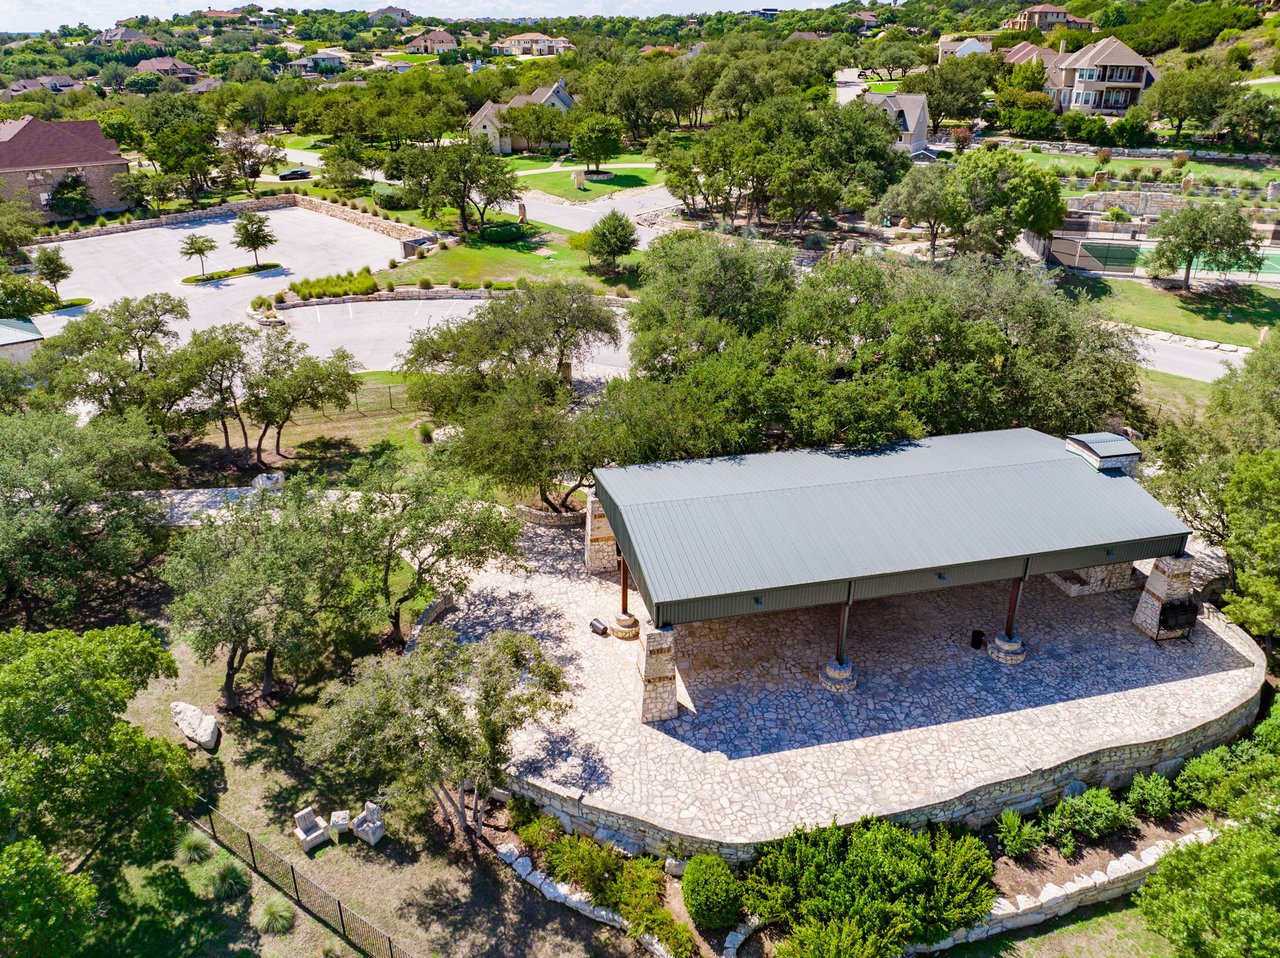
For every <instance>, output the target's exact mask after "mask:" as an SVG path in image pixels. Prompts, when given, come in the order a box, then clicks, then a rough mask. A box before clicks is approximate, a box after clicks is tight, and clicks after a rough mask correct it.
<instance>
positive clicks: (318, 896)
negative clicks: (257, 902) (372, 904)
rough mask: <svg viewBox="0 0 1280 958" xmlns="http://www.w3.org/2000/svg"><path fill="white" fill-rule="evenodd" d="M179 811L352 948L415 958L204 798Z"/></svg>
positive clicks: (377, 956) (376, 955)
mask: <svg viewBox="0 0 1280 958" xmlns="http://www.w3.org/2000/svg"><path fill="white" fill-rule="evenodd" d="M182 816H183V818H185V819H186V820H187V821H188V822H190V823H191V824H192V825H194V826H196V827H197V828H199V829H200V830H201V831H202V832H204V833H205V834H207V835H209V836H210V837H211V838H213V839H214V841H216V842H217V843H218V844H220V845H221V846H222V847H223V848H225V849H227V851H229V852H231V853H232V854H233V855H235V856H236V857H237V858H239V859H240V860H241V861H243V862H244V863H245V864H247V865H249V866H250V867H251V868H252V869H253V870H254V871H255V872H257V873H258V874H259V875H261V876H262V877H263V878H265V879H266V880H267V881H269V882H270V883H271V884H273V885H275V886H276V888H278V889H280V891H282V892H284V894H285V895H287V896H288V897H289V898H292V899H293V900H294V901H296V902H297V903H298V904H299V905H301V906H302V907H303V908H305V909H306V910H307V911H308V912H310V913H311V914H312V915H314V916H315V917H316V918H318V919H319V920H320V921H322V922H324V924H326V925H328V926H329V928H330V929H331V930H333V931H335V932H337V933H338V934H340V935H341V936H342V937H343V938H345V939H346V940H347V942H348V943H349V944H350V945H351V946H352V947H354V948H356V949H358V950H359V951H361V952H363V953H364V954H366V955H370V956H372V958H416V956H415V955H414V954H413V952H411V951H409V950H408V949H406V948H405V947H403V946H402V945H399V944H397V943H396V941H395V939H394V938H392V937H391V936H390V935H388V934H387V933H386V932H385V931H383V930H382V929H381V928H379V927H378V926H377V925H375V924H373V922H371V921H369V920H368V919H367V918H365V917H364V916H363V915H360V914H358V913H357V912H354V911H352V910H351V909H350V908H348V907H347V906H346V905H344V904H343V903H342V899H340V898H337V897H336V896H334V895H332V894H330V893H329V892H327V891H326V890H325V889H324V888H322V887H321V886H320V885H318V884H316V883H315V882H314V881H312V880H311V879H310V878H308V877H307V876H306V875H304V874H302V873H300V872H299V871H298V870H297V868H295V867H294V866H293V865H292V864H290V863H289V862H288V861H286V860H285V859H284V858H281V857H280V855H279V854H278V853H276V852H274V851H272V850H271V849H270V848H268V847H267V846H266V845H264V844H262V842H260V841H255V840H254V838H253V836H252V835H251V834H249V832H248V831H247V830H245V829H244V828H241V827H240V826H239V825H237V824H236V823H235V822H233V821H232V820H231V819H229V818H227V816H225V815H223V814H222V813H221V812H220V811H218V810H217V809H216V808H214V807H213V806H212V805H210V804H209V803H208V802H206V801H205V800H204V799H202V798H197V799H195V801H194V803H193V804H192V806H191V807H190V808H187V809H184V810H183V812H182Z"/></svg>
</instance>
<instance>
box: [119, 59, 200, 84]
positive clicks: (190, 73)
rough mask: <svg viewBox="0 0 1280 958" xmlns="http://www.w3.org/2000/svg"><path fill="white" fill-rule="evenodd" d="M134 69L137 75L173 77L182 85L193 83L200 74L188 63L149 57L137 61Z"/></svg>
mask: <svg viewBox="0 0 1280 958" xmlns="http://www.w3.org/2000/svg"><path fill="white" fill-rule="evenodd" d="M135 69H136V70H137V71H138V72H139V73H158V74H159V75H160V76H162V77H175V78H176V79H178V80H181V81H182V82H183V83H195V82H196V81H197V80H199V79H200V77H201V76H202V74H201V73H200V71H199V70H197V69H196V68H195V67H193V66H192V65H191V64H190V63H186V62H184V61H182V60H179V59H177V58H176V57H151V58H150V59H149V60H139V61H138V65H137V67H135Z"/></svg>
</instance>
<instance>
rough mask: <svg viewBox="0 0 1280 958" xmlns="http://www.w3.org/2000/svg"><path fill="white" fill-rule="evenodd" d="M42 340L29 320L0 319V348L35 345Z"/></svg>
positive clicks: (37, 330)
mask: <svg viewBox="0 0 1280 958" xmlns="http://www.w3.org/2000/svg"><path fill="white" fill-rule="evenodd" d="M42 339H44V336H43V334H41V332H40V330H39V329H37V328H36V324H35V323H33V322H32V321H31V320H29V319H3V318H0V346H17V345H20V344H21V343H36V342H39V341H40V340H42Z"/></svg>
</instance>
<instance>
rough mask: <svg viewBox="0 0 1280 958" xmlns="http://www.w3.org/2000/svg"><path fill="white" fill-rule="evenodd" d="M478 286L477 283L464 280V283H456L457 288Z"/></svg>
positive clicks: (474, 287) (477, 287) (475, 287)
mask: <svg viewBox="0 0 1280 958" xmlns="http://www.w3.org/2000/svg"><path fill="white" fill-rule="evenodd" d="M479 288H480V284H479V283H472V282H466V283H459V284H458V289H479Z"/></svg>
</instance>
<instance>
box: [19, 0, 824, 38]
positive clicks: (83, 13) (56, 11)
mask: <svg viewBox="0 0 1280 958" xmlns="http://www.w3.org/2000/svg"><path fill="white" fill-rule="evenodd" d="M224 2H225V3H226V6H236V5H238V4H239V3H240V2H241V0H224ZM245 2H247V0H245ZM202 3H203V6H204V7H208V6H210V5H212V6H213V7H214V9H219V6H218V4H217V3H212V2H211V0H196V2H195V3H193V2H192V0H186V2H185V3H184V2H175V0H97V2H94V3H88V4H86V3H85V2H84V0H0V32H15V33H34V32H37V31H40V30H52V29H56V28H57V27H59V26H61V25H62V24H64V23H69V24H73V25H74V24H77V23H79V22H80V21H81V20H83V21H84V22H85V23H87V24H89V25H90V26H92V27H101V28H104V29H105V28H107V27H110V26H114V25H115V22H116V21H117V20H123V19H125V18H127V17H133V16H139V15H141V14H148V15H150V16H153V17H159V18H160V19H162V20H167V19H168V18H169V17H171V16H173V15H174V14H175V13H190V12H191V11H192V10H193V9H201V4H202ZM757 4H758V5H759V6H770V7H779V8H785V9H795V8H797V7H814V6H820V5H822V0H757V3H756V4H753V3H751V2H744V3H742V4H741V5H731V4H728V3H725V2H724V0H720V2H716V0H704V3H702V4H699V3H698V2H697V0H626V2H622V0H431V3H430V5H423V6H415V5H414V4H413V3H412V2H406V0H386V2H383V0H344V2H341V3H339V2H334V0H330V2H318V0H317V2H312V3H304V2H299V0H294V2H292V3H285V4H283V5H284V6H291V7H294V8H295V9H299V10H301V9H304V8H307V7H313V8H320V7H329V8H331V9H339V8H341V9H344V10H376V9H377V8H378V7H382V6H387V5H391V6H403V7H407V8H408V9H410V10H412V11H414V12H415V13H418V12H421V13H422V14H423V15H424V16H427V15H431V16H441V17H537V16H575V15H584V16H594V15H600V16H630V17H643V16H652V15H654V14H659V13H693V12H698V13H705V12H711V10H715V9H725V10H750V9H752V8H753V7H754V6H756V5H757ZM262 5H263V6H264V7H268V8H270V7H274V6H277V5H279V4H277V3H274V2H263V3H262ZM707 8H711V10H708V9H707Z"/></svg>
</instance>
